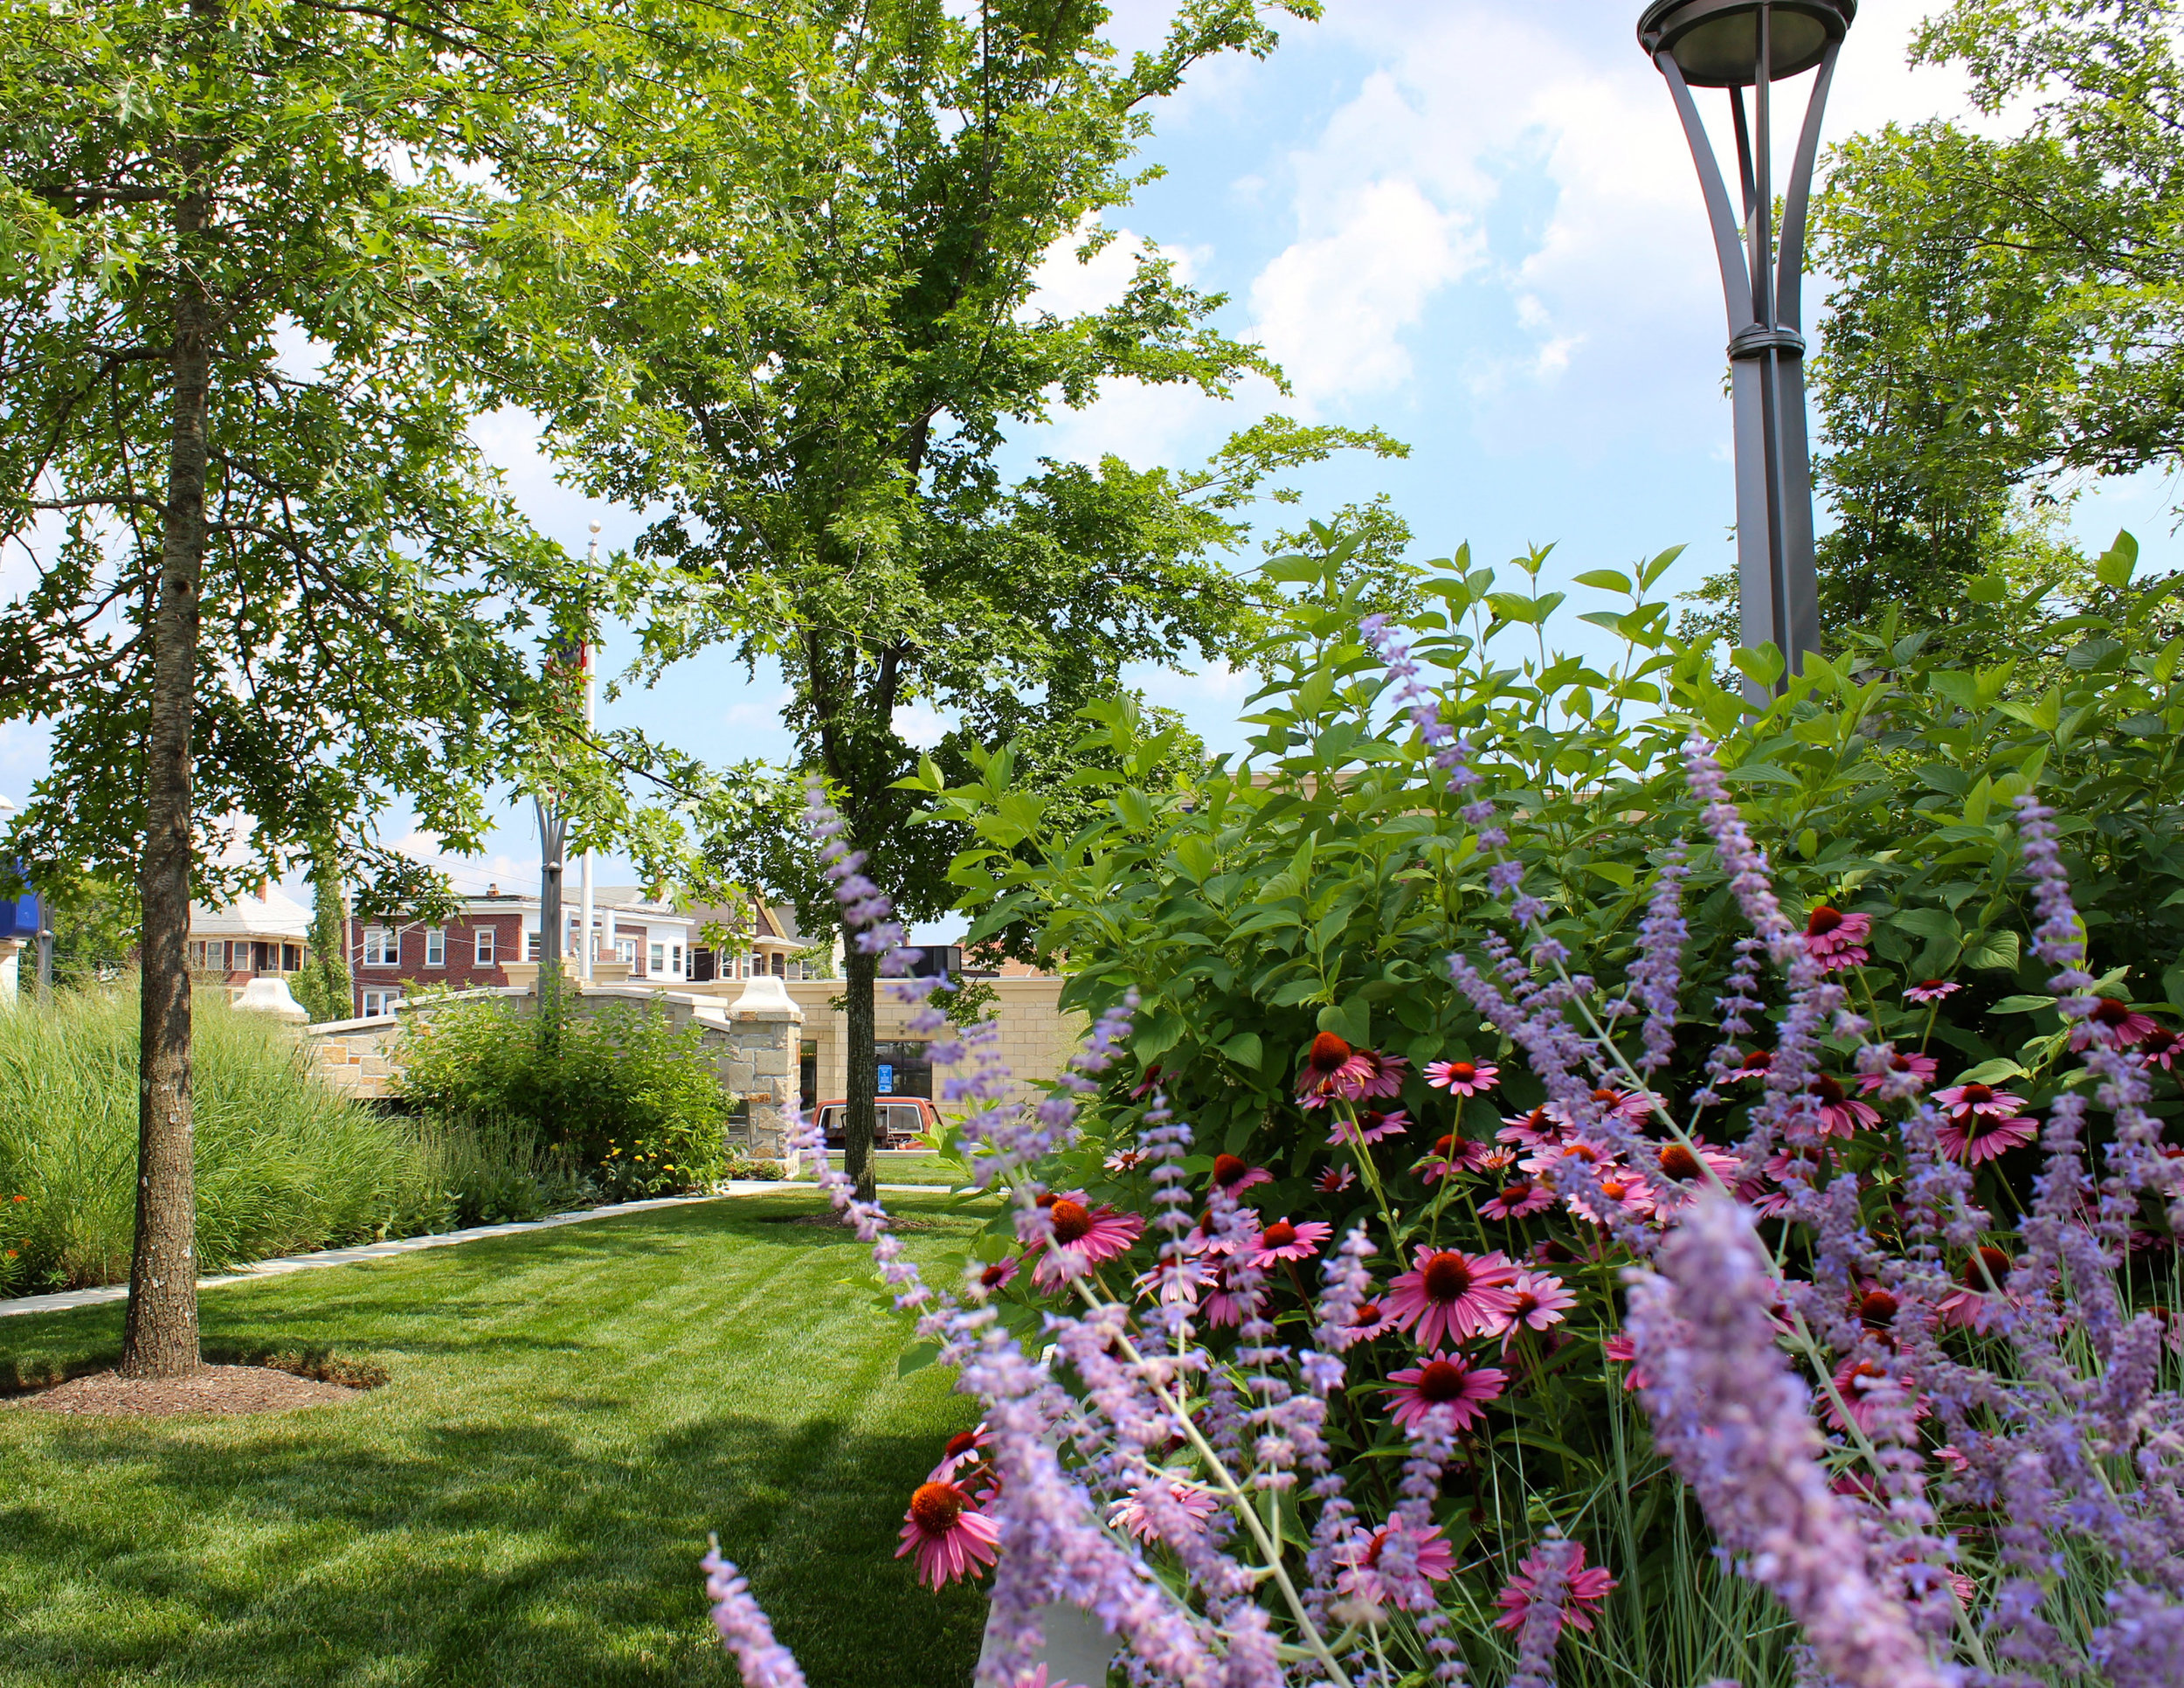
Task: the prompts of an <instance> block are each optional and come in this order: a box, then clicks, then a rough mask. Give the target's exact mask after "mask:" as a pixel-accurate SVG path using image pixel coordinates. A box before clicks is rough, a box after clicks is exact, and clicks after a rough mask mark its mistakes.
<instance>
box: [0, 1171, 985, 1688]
mask: <svg viewBox="0 0 2184 1688" xmlns="http://www.w3.org/2000/svg"><path fill="white" fill-rule="evenodd" d="M894 1205H896V1206H898V1207H901V1208H902V1210H903V1211H904V1212H906V1213H909V1214H920V1215H922V1216H923V1222H924V1223H925V1224H927V1225H928V1226H930V1227H931V1229H930V1230H927V1231H924V1232H922V1233H920V1234H917V1235H913V1236H912V1237H911V1238H910V1239H909V1241H910V1243H911V1248H912V1250H913V1252H914V1253H915V1254H916V1255H919V1256H923V1257H927V1258H930V1257H931V1256H936V1255H938V1254H941V1253H943V1252H946V1251H948V1250H949V1249H951V1248H957V1247H960V1246H961V1245H960V1243H959V1242H957V1240H956V1236H955V1235H950V1234H951V1233H952V1234H957V1235H967V1234H968V1233H969V1232H970V1231H971V1229H972V1228H973V1227H974V1226H975V1224H976V1221H974V1220H971V1219H968V1218H964V1217H962V1216H960V1215H956V1214H950V1213H949V1211H948V1209H947V1207H946V1204H945V1203H944V1202H943V1201H940V1200H934V1199H930V1198H926V1197H922V1196H910V1197H899V1198H896V1199H895V1204H894ZM818 1209H819V1201H818V1199H817V1198H816V1196H814V1195H812V1194H808V1193H788V1192H784V1193H782V1194H780V1195H778V1196H777V1195H766V1196H756V1197H743V1198H738V1199H735V1200H728V1201H722V1202H716V1203H712V1204H708V1205H705V1206H700V1207H680V1208H669V1209H665V1210H660V1211H656V1212H653V1213H648V1214H632V1215H629V1216H627V1217H625V1218H621V1219H612V1220H601V1221H595V1222H593V1223H591V1224H587V1225H574V1226H569V1227H566V1228H560V1229H556V1230H551V1231H544V1232H538V1233H534V1234H532V1235H527V1236H521V1237H509V1238H501V1239H494V1240H490V1241H486V1242H473V1243H467V1244H465V1245H463V1246H462V1247H460V1248H457V1249H435V1250H431V1251H428V1252H425V1253H422V1254H418V1255H413V1256H401V1257H397V1258H395V1259H391V1260H388V1261H384V1262H379V1263H372V1264H370V1265H363V1266H351V1267H344V1268H340V1269H335V1270H332V1271H326V1272H308V1273H299V1274H296V1275H294V1276H287V1277H281V1278H275V1279H272V1280H269V1281H267V1282H266V1283H258V1284H249V1285H238V1286H235V1287H232V1288H226V1289H221V1290H214V1291H211V1293H209V1294H207V1295H206V1296H205V1297H204V1303H203V1312H204V1340H205V1346H206V1349H207V1351H208V1352H209V1353H211V1354H213V1355H215V1356H218V1357H233V1356H237V1355H238V1354H239V1353H259V1354H263V1353H272V1352H280V1351H283V1350H297V1351H305V1352H309V1351H319V1350H327V1351H331V1352H333V1353H335V1354H336V1355H338V1356H339V1357H340V1358H342V1359H347V1360H351V1361H358V1362H364V1363H369V1364H377V1365H379V1366H384V1367H385V1368H386V1370H387V1371H388V1372H389V1373H390V1374H391V1375H390V1382H389V1383H388V1384H387V1385H386V1387H383V1388H379V1389H375V1390H373V1391H371V1392H370V1393H369V1394H365V1395H363V1397H361V1398H360V1399H359V1400H357V1401H354V1402H351V1403H349V1404H346V1405H343V1406H338V1407H329V1408H310V1409H307V1410H305V1411H302V1412H298V1413H293V1414H282V1415H270V1416H266V1417H261V1418H252V1419H209V1418H198V1419H165V1420H156V1419H135V1420H123V1419H104V1420H100V1419H80V1418H78V1419H71V1418H63V1417H59V1416H56V1415H46V1414H42V1413H34V1412H28V1411H23V1410H18V1409H9V1410H4V1411H0V1472H4V1480H0V1684H6V1685H10V1688H13V1685H18V1684H19V1685H26V1688H27V1685H40V1688H43V1685H47V1684H52V1685H61V1684H67V1685H70V1688H87V1685H100V1684H121V1683H131V1684H136V1683H142V1682H147V1681H158V1682H162V1683H218V1684H222V1685H230V1684H232V1685H258V1684H267V1685H272V1684H280V1685H288V1684H307V1683H308V1684H314V1685H349V1684H356V1685H363V1684H374V1685H377V1684H397V1683H400V1684H433V1685H439V1684H451V1685H453V1684H536V1685H540V1688H576V1685H581V1684H595V1683H596V1684H639V1683H644V1684H654V1683H677V1684H682V1683H702V1684H723V1683H731V1682H733V1681H734V1680H735V1679H736V1678H735V1671H734V1667H733V1666H732V1665H731V1664H728V1663H727V1662H726V1661H725V1660H723V1659H722V1657H721V1656H720V1654H719V1651H718V1649H717V1648H716V1647H715V1645H714V1643H713V1639H712V1632H711V1629H710V1626H709V1625H708V1623H707V1622H706V1618H705V1611H704V1603H703V1599H702V1590H701V1588H700V1586H699V1581H698V1574H697V1571H696V1568H695V1561H696V1560H697V1557H698V1555H699V1554H700V1553H702V1552H703V1551H704V1545H705V1534H706V1532H707V1531H708V1529H713V1530H717V1531H718V1532H720V1536H721V1541H722V1548H723V1550H724V1551H725V1552H726V1553H728V1554H729V1556H730V1557H731V1558H733V1559H735V1560H736V1561H737V1562H738V1563H740V1564H742V1565H743V1566H744V1567H746V1569H747V1570H748V1572H749V1574H750V1578H751V1581H752V1585H753V1587H754V1588H755V1589H756V1590H757V1594H758V1596H759V1598H760V1600H761V1601H762V1602H763V1603H764V1605H765V1607H766V1608H767V1610H768V1611H769V1612H770V1613H771V1615H772V1616H773V1619H774V1622H775V1625H776V1627H777V1629H778V1633H779V1635H780V1636H781V1638H782V1639H783V1640H784V1642H786V1643H788V1644H789V1645H790V1646H791V1648H793V1649H794V1650H795V1651H796V1653H797V1655H798V1658H799V1659H800V1660H802V1662H803V1664H804V1665H805V1671H806V1672H807V1674H808V1675H809V1677H810V1678H811V1681H812V1685H813V1688H833V1685H843V1688H848V1685H872V1688H882V1685H893V1684H902V1685H906V1688H907V1685H928V1684H961V1683H965V1682H967V1681H968V1680H969V1678H970V1676H971V1667H972V1664H973V1661H974V1659H975V1657H976V1654H977V1650H978V1633H979V1628H980V1625H981V1624H982V1622H983V1621H984V1615H985V1607H984V1601H983V1599H982V1597H981V1596H980V1595H978V1594H977V1593H976V1592H974V1591H971V1590H969V1589H966V1588H960V1587H958V1588H953V1589H950V1590H949V1591H948V1592H947V1593H945V1594H943V1595H939V1596H936V1595H933V1594H931V1593H930V1591H928V1590H925V1589H923V1588H918V1587H917V1586H916V1584H915V1583H914V1581H912V1577H911V1573H910V1570H909V1560H895V1558H893V1557H892V1554H893V1553H894V1549H895V1532H896V1530H897V1529H898V1528H899V1527H900V1525H901V1521H902V1509H903V1507H904V1505H906V1504H907V1501H908V1498H909V1491H910V1490H911V1489H912V1488H913V1487H914V1486H915V1485H916V1484H917V1483H918V1482H919V1481H921V1480H922V1479H923V1477H924V1475H925V1472H926V1471H927V1470H929V1469H930V1467H931V1465H932V1464H933V1463H934V1462H935V1461H936V1459H937V1458H938V1456H939V1444H940V1443H941V1442H943V1440H944V1439H945V1438H946V1437H947V1435H949V1434H950V1432H952V1431H954V1430H957V1429H962V1428H963V1427H964V1425H966V1424H968V1423H969V1422H971V1420H972V1419H973V1417H974V1416H975V1411H974V1408H973V1406H972V1403H971V1402H970V1401H966V1400H965V1399H964V1398H963V1397H961V1396H958V1395H956V1394H952V1393H950V1381H951V1380H950V1376H949V1375H947V1374H945V1373H942V1372H940V1371H939V1370H937V1369H936V1368H930V1369H928V1370H926V1371H923V1372H920V1373H915V1374H913V1375H912V1376H911V1377H909V1378H908V1379H898V1378H897V1377H896V1376H895V1360H896V1356H897V1354H898V1353H899V1352H900V1346H901V1334H900V1330H899V1327H897V1326H895V1325H891V1324H890V1323H889V1322H888V1320H887V1319H886V1318H883V1316H882V1315H881V1313H880V1312H879V1311H876V1310H875V1309H874V1305H873V1298H872V1290H871V1288H870V1283H869V1278H868V1275H867V1274H868V1266H869V1262H868V1260H867V1257H866V1256H865V1254H864V1251H863V1249H861V1248H860V1245H858V1243H857V1242H855V1240H854V1238H852V1237H850V1236H848V1235H846V1234H844V1233H841V1232H839V1231H835V1230H833V1229H831V1228H827V1229H822V1228H815V1227H808V1226H801V1225H794V1224H788V1223H784V1222H780V1221H784V1220H785V1219H787V1218H789V1217H790V1216H792V1215H794V1214H805V1213H813V1212H816V1211H818ZM121 1313H122V1310H121V1306H120V1305H119V1304H114V1305H107V1306H100V1307H91V1308H84V1309H81V1310H79V1311H73V1312H66V1313H51V1314H45V1315H37V1316H27V1317H24V1318H17V1319H10V1320H9V1321H7V1322H6V1325H5V1326H4V1328H0V1380H5V1379H6V1378H7V1377H8V1376H10V1374H12V1375H14V1376H17V1377H19V1378H32V1377H41V1376H52V1375H54V1374H57V1373H60V1372H63V1371H76V1370H82V1369H86V1368H87V1367H89V1366H93V1365H96V1364H100V1363H108V1362H110V1361H111V1360H112V1359H113V1358H114V1355H115V1353H117V1352H118V1351H119V1346H120V1338H121Z"/></svg>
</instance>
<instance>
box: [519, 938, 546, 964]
mask: <svg viewBox="0 0 2184 1688" xmlns="http://www.w3.org/2000/svg"><path fill="white" fill-rule="evenodd" d="M545 950H546V939H545V935H544V934H543V932H525V933H524V934H523V959H524V960H526V961H543V960H544V959H545V958H546V957H545Z"/></svg>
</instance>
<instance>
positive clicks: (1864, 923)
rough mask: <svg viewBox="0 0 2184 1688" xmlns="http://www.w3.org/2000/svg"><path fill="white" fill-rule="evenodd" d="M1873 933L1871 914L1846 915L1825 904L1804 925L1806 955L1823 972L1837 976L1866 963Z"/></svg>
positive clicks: (1815, 910)
mask: <svg viewBox="0 0 2184 1688" xmlns="http://www.w3.org/2000/svg"><path fill="white" fill-rule="evenodd" d="M1872 930H1873V917H1872V916H1871V915H1862V914H1845V913H1843V912H1842V910H1840V909H1831V908H1829V907H1828V905H1827V904H1826V903H1821V905H1820V906H1819V907H1818V908H1816V909H1814V910H1813V913H1812V917H1811V918H1810V919H1809V920H1807V922H1806V923H1805V953H1806V954H1807V955H1809V956H1810V957H1812V958H1813V959H1814V960H1815V961H1817V962H1818V963H1820V970H1821V972H1824V973H1838V972H1843V971H1845V970H1846V969H1848V968H1851V967H1863V966H1864V965H1865V963H1866V950H1865V941H1866V939H1867V937H1870V935H1871V933H1872Z"/></svg>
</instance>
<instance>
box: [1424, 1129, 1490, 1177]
mask: <svg viewBox="0 0 2184 1688" xmlns="http://www.w3.org/2000/svg"><path fill="white" fill-rule="evenodd" d="M1491 1157H1492V1152H1491V1151H1489V1149H1488V1148H1487V1146H1486V1145H1485V1144H1483V1143H1475V1142H1474V1141H1472V1139H1471V1138H1468V1137H1458V1136H1457V1135H1456V1134H1455V1132H1453V1131H1451V1132H1450V1133H1449V1134H1448V1136H1447V1137H1443V1138H1435V1139H1434V1152H1432V1153H1431V1154H1429V1155H1427V1157H1426V1159H1423V1160H1421V1161H1420V1162H1419V1163H1418V1175H1419V1176H1420V1178H1422V1179H1423V1180H1425V1181H1426V1182H1427V1183H1428V1184H1438V1183H1439V1182H1440V1181H1441V1180H1442V1179H1444V1178H1453V1177H1454V1176H1455V1174H1456V1173H1468V1172H1469V1171H1471V1170H1472V1169H1473V1168H1474V1167H1478V1166H1485V1165H1486V1163H1487V1161H1488V1160H1489V1159H1491Z"/></svg>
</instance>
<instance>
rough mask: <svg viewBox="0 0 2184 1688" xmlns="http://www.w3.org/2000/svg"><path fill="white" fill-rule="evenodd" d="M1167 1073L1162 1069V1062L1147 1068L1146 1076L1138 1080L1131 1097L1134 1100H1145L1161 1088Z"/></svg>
mask: <svg viewBox="0 0 2184 1688" xmlns="http://www.w3.org/2000/svg"><path fill="white" fill-rule="evenodd" d="M1166 1076H1167V1075H1166V1074H1165V1073H1164V1072H1162V1071H1161V1070H1160V1063H1159V1062H1154V1063H1153V1064H1152V1065H1151V1066H1150V1067H1148V1068H1146V1069H1145V1076H1144V1077H1143V1078H1141V1079H1139V1080H1138V1081H1137V1089H1136V1090H1132V1091H1131V1092H1130V1100H1131V1101H1132V1102H1143V1101H1144V1099H1145V1098H1146V1097H1149V1096H1151V1094H1152V1093H1153V1092H1154V1091H1155V1090H1158V1089H1159V1088H1160V1083H1161V1081H1162V1080H1163V1079H1164V1078H1165V1077H1166Z"/></svg>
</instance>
